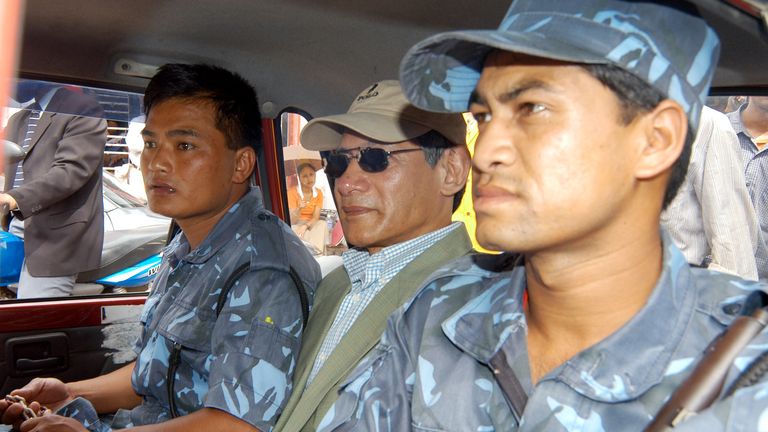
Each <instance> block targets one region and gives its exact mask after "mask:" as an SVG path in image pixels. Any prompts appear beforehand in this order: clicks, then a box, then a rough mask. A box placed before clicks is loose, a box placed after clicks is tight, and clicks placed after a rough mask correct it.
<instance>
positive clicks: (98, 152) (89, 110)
mask: <svg viewBox="0 0 768 432" xmlns="http://www.w3.org/2000/svg"><path fill="white" fill-rule="evenodd" d="M59 95H61V97H62V98H63V101H62V102H61V105H60V106H61V107H63V108H58V107H57V108H56V110H57V111H59V112H45V113H43V116H50V122H51V124H50V126H49V128H48V129H52V128H53V129H54V130H52V131H51V130H46V131H45V132H44V133H48V132H56V129H59V128H60V129H61V130H63V135H62V136H61V138H60V139H58V144H57V145H56V146H55V153H54V156H53V162H52V163H51V166H50V169H48V170H47V171H46V172H44V173H42V174H41V175H39V176H36V177H35V178H33V179H31V180H29V181H26V180H25V183H24V184H23V185H22V186H20V187H18V188H16V189H13V190H11V191H10V192H9V194H10V195H11V196H13V198H14V199H15V200H16V202H17V203H18V206H19V213H21V214H20V218H22V219H23V218H25V217H29V216H32V215H35V214H37V213H40V212H41V211H42V210H45V209H46V208H48V207H50V206H52V205H54V204H56V203H58V202H60V201H62V200H65V199H67V198H68V197H69V196H71V195H72V194H73V193H75V192H77V191H78V190H80V188H82V187H83V185H84V184H85V183H86V182H88V180H89V179H90V178H91V177H92V176H93V175H94V174H96V173H97V172H100V170H101V167H102V164H103V154H104V145H105V143H106V131H107V124H106V121H105V120H104V118H103V114H102V113H101V108H100V107H99V105H98V102H97V101H96V100H95V99H92V98H90V97H88V96H85V95H80V94H76V93H73V92H71V91H69V90H59V92H58V93H57V95H56V96H59ZM56 96H54V98H56ZM54 100H55V99H54ZM54 100H52V101H51V104H50V105H49V107H51V110H52V111H53V109H54V108H53V107H52V106H55V105H54ZM57 102H58V101H57ZM56 105H59V104H58V103H57V104H56ZM62 111H63V112H62ZM68 113H78V114H68ZM41 122H42V120H41ZM60 122H64V124H63V125H61V124H60ZM41 124H42V123H41ZM38 127H40V126H38ZM47 139H56V138H55V137H54V138H49V137H47V136H46V135H43V136H42V137H41V139H40V142H38V143H37V144H35V146H41V144H43V143H42V141H43V140H47ZM44 150H46V149H45V148H34V147H33V148H31V149H30V152H34V151H44Z"/></svg>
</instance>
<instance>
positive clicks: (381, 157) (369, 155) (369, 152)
mask: <svg viewBox="0 0 768 432" xmlns="http://www.w3.org/2000/svg"><path fill="white" fill-rule="evenodd" d="M420 150H421V147H419V148H409V149H402V150H391V151H386V150H384V149H383V148H378V147H358V148H355V149H349V150H341V151H336V150H334V151H331V152H329V153H328V154H326V155H325V158H324V159H323V160H324V161H325V174H326V175H327V176H329V177H333V178H339V177H341V176H342V174H344V171H346V170H347V168H348V167H349V161H350V159H354V160H356V161H357V164H358V165H359V166H360V169H362V170H363V171H365V172H369V173H377V172H382V171H384V170H385V169H387V167H388V166H389V157H390V156H392V155H393V154H396V153H406V152H412V151H420ZM352 152H356V153H357V154H353V153H352Z"/></svg>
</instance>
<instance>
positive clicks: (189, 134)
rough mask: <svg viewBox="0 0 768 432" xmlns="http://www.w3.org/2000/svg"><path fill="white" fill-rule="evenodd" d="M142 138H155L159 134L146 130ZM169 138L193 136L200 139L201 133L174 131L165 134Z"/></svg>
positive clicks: (192, 130) (142, 133)
mask: <svg viewBox="0 0 768 432" xmlns="http://www.w3.org/2000/svg"><path fill="white" fill-rule="evenodd" d="M141 135H142V136H148V137H154V136H156V135H157V134H156V133H154V132H152V131H151V130H149V129H147V128H144V130H142V131H141ZM165 135H166V136H168V137H177V136H191V137H198V136H200V134H199V133H197V131H196V130H194V129H173V130H170V131H168V132H166V134H165Z"/></svg>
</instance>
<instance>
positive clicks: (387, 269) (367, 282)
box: [307, 223, 461, 386]
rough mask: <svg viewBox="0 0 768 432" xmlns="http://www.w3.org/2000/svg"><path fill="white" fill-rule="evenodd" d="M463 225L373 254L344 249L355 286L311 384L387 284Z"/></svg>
mask: <svg viewBox="0 0 768 432" xmlns="http://www.w3.org/2000/svg"><path fill="white" fill-rule="evenodd" d="M460 226H461V224H460V223H452V224H451V225H448V226H447V227H445V228H441V229H439V230H436V231H432V232H430V233H427V234H424V235H422V236H419V237H416V238H414V239H411V240H408V241H405V242H402V243H398V244H395V245H392V246H389V247H385V248H383V249H382V250H381V251H379V252H378V253H375V254H373V255H371V254H369V253H368V251H366V250H362V249H350V250H348V251H346V252H344V254H343V255H342V259H343V260H344V268H345V269H346V270H347V274H349V280H350V281H351V282H352V289H351V290H350V291H349V293H347V295H346V296H345V297H344V300H343V301H342V303H341V306H340V307H339V312H338V313H337V314H336V318H334V320H333V323H332V324H331V328H330V329H329V330H328V335H327V336H326V337H325V340H323V344H322V345H321V346H320V351H319V352H318V354H317V357H316V358H315V363H314V364H313V365H312V371H311V372H310V374H309V378H308V379H307V386H309V384H310V383H311V382H312V380H313V379H314V378H315V376H316V375H317V373H318V372H319V371H320V369H321V368H322V366H323V364H324V363H325V360H327V359H328V357H329V356H330V355H331V353H332V352H333V349H334V348H336V345H338V344H339V342H340V341H341V339H342V338H343V337H344V335H345V334H347V332H348V331H349V329H350V328H351V327H352V325H353V324H354V323H355V320H356V319H357V318H358V316H360V314H361V313H362V312H363V310H365V308H366V307H367V306H368V304H369V303H370V302H371V300H373V298H374V297H376V294H378V293H379V291H381V289H382V288H383V287H384V285H386V284H387V283H388V282H389V281H390V280H391V279H392V278H393V277H395V275H397V273H398V272H400V270H402V269H403V268H404V267H405V266H407V265H408V264H409V263H410V262H411V261H413V259H414V258H416V257H417V256H419V254H421V253H422V252H424V251H425V250H426V249H427V248H429V247H430V246H432V245H433V244H435V243H436V242H438V241H440V240H442V239H443V238H444V237H445V236H447V235H448V233H450V232H451V231H453V230H454V229H456V228H458V227H460Z"/></svg>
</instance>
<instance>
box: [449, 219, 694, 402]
mask: <svg viewBox="0 0 768 432" xmlns="http://www.w3.org/2000/svg"><path fill="white" fill-rule="evenodd" d="M663 244H664V256H663V270H662V273H661V276H660V277H659V280H658V282H657V284H656V287H655V288H654V290H653V293H652V294H651V297H650V298H649V299H648V302H647V304H646V305H645V307H643V309H641V310H640V312H638V314H637V315H635V316H634V317H633V318H632V319H631V320H630V321H629V322H628V323H627V324H625V325H624V326H623V327H622V328H620V329H619V330H617V331H616V332H615V333H613V334H612V335H610V336H609V337H607V338H606V339H604V340H602V341H601V342H599V343H597V344H596V345H594V346H592V347H590V348H588V349H586V350H584V351H582V352H581V353H579V354H577V355H576V356H575V357H573V358H571V359H570V360H569V361H567V362H566V363H565V364H563V365H561V366H560V367H558V368H557V369H555V370H554V371H552V372H550V373H549V374H548V375H547V376H546V377H544V379H543V380H558V381H561V382H563V383H564V384H566V385H568V386H569V387H571V388H572V389H573V390H574V391H576V392H578V393H580V394H582V395H584V396H585V397H588V398H591V399H594V400H599V401H605V402H620V401H626V400H630V399H634V398H636V397H638V396H640V395H642V394H643V393H645V392H646V391H647V390H648V389H649V388H651V387H652V386H653V385H655V384H657V383H659V382H661V381H662V379H663V378H664V376H665V375H666V373H667V370H668V368H669V364H670V361H671V359H672V355H673V354H674V352H675V348H676V347H677V346H678V345H679V344H680V342H681V340H682V338H683V335H684V334H685V330H686V328H687V327H688V323H689V321H690V320H691V317H692V316H693V313H694V310H695V309H696V303H697V294H696V290H695V287H694V284H693V283H692V281H691V279H692V273H691V271H690V268H689V266H688V263H687V262H686V261H685V258H684V257H683V255H682V253H680V251H679V250H678V249H677V248H676V247H675V246H674V245H673V244H672V242H671V241H670V239H669V237H668V236H667V235H666V234H664V235H663ZM524 290H525V270H524V268H523V267H516V268H515V269H514V270H512V271H511V272H508V273H506V274H504V273H501V274H498V275H497V276H496V277H495V278H494V279H493V280H491V281H490V284H489V285H488V287H487V289H486V290H484V291H483V292H482V294H481V295H480V296H477V297H475V298H473V299H472V300H471V301H470V302H469V303H467V304H466V305H465V306H463V307H462V308H461V309H459V310H458V311H457V312H456V313H454V314H453V315H452V316H450V317H449V318H448V319H447V320H446V321H444V322H443V326H442V327H443V332H444V333H445V334H446V336H447V337H448V338H449V339H450V340H451V341H453V343H454V344H456V345H457V346H459V348H461V349H462V350H464V351H465V352H467V353H468V354H469V355H472V356H473V357H475V358H476V359H477V360H479V361H481V362H483V363H486V364H488V363H489V361H490V358H491V357H492V356H493V355H494V354H495V353H496V352H497V351H498V350H499V349H504V350H505V351H506V354H507V358H510V359H511V358H518V359H519V358H520V357H521V356H523V355H524V356H525V357H526V358H527V349H522V350H521V347H522V348H525V347H526V345H525V341H526V337H525V335H526V333H527V326H526V323H525V316H524V314H523V308H522V298H523V292H524ZM512 341H514V342H515V343H509V342H512ZM521 344H522V345H521ZM521 351H522V352H521ZM515 363H516V364H517V365H518V368H515V366H513V369H514V370H515V372H516V373H517V374H530V372H529V371H528V369H527V367H525V368H520V367H519V364H520V363H519V362H515ZM523 363H524V364H525V365H526V366H527V361H525V362H523ZM521 378H523V380H524V381H530V376H524V377H521Z"/></svg>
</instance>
